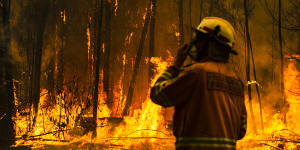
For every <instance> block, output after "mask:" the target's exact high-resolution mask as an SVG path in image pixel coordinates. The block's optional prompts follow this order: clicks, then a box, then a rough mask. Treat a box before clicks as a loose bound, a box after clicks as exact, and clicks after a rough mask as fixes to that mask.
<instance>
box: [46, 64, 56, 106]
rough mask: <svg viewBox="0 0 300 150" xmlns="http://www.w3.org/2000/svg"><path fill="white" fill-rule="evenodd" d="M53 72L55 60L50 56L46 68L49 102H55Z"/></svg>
mask: <svg viewBox="0 0 300 150" xmlns="http://www.w3.org/2000/svg"><path fill="white" fill-rule="evenodd" d="M54 72H55V61H54V59H53V58H51V60H50V63H49V66H48V68H47V90H48V99H49V100H50V103H51V104H54V103H55V81H54Z"/></svg>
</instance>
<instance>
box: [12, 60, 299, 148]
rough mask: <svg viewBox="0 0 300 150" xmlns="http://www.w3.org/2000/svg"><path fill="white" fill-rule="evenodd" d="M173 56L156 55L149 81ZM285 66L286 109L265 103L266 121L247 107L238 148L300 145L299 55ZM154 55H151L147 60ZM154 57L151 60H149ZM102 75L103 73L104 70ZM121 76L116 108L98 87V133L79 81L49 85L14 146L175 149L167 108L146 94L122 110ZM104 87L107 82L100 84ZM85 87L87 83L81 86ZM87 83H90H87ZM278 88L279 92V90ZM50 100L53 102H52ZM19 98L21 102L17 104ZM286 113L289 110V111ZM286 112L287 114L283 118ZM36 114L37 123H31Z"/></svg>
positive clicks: (20, 116)
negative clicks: (51, 89) (52, 92)
mask: <svg viewBox="0 0 300 150" xmlns="http://www.w3.org/2000/svg"><path fill="white" fill-rule="evenodd" d="M125 57H126V56H125ZM171 60H172V58H170V59H169V60H167V61H162V60H161V58H151V60H150V62H151V63H152V64H154V66H155V68H156V69H155V77H154V78H153V79H152V81H151V83H149V84H150V85H153V84H154V81H156V79H157V78H158V76H159V75H160V74H161V73H162V71H164V70H165V69H166V67H167V66H168V65H169V64H168V62H171ZM288 60H289V61H288V64H287V67H286V68H285V72H284V75H285V76H284V86H285V98H286V101H287V103H288V105H286V109H283V110H285V111H282V109H279V108H278V106H277V105H278V104H277V103H278V102H274V103H270V104H269V105H267V104H266V105H265V106H264V108H263V121H264V122H263V125H264V129H263V130H262V129H261V128H260V126H257V125H258V124H260V122H259V121H260V119H259V117H254V118H252V117H251V116H250V115H249V114H250V112H249V110H250V109H249V102H248V100H247V99H246V105H247V111H248V131H247V135H246V137H245V138H244V139H243V140H241V141H239V142H238V144H237V149H251V150H252V149H270V150H272V149H290V150H297V149H299V148H300V144H299V143H300V135H299V133H300V128H299V125H298V124H297V120H299V119H300V118H299V115H298V110H299V109H300V102H299V100H300V95H299V93H300V82H299V80H300V78H299V76H300V73H299V70H298V69H297V68H296V66H297V65H296V64H297V63H298V62H297V61H296V60H297V59H288ZM148 61H149V60H146V62H148ZM148 63H149V62H148ZM100 76H101V75H100ZM121 79H122V77H121V78H120V80H119V82H117V86H114V101H113V106H112V107H111V108H109V107H108V105H107V104H106V103H105V99H106V95H105V93H104V92H103V91H102V90H100V89H101V88H99V98H98V101H99V104H100V105H99V108H98V120H97V127H96V129H97V137H96V138H93V137H92V130H91V129H92V128H93V126H94V124H93V122H92V109H91V107H90V105H91V104H90V103H91V101H90V99H91V96H90V95H89V94H78V95H74V94H71V93H85V91H80V90H79V89H80V88H75V89H77V90H79V91H71V89H74V87H76V85H75V84H74V83H73V85H72V86H71V85H70V86H69V87H68V86H65V87H64V92H62V93H61V94H60V95H58V96H57V97H56V98H55V101H53V100H52V101H51V99H50V98H49V95H48V91H47V90H45V89H44V90H42V91H41V98H40V104H39V109H38V112H37V115H35V116H36V118H29V117H28V116H29V115H28V113H34V112H33V110H32V109H26V110H24V111H23V112H18V113H17V115H16V117H15V121H16V125H15V128H16V132H17V139H18V140H17V142H16V145H15V146H21V145H22V146H28V147H31V148H34V149H39V148H44V149H51V148H54V147H55V148H61V149H68V148H82V149H88V148H94V149H174V142H175V138H174V137H173V136H172V130H171V128H172V125H171V123H170V120H168V119H167V118H166V116H165V115H166V113H167V111H168V112H170V110H168V109H164V108H162V107H160V106H158V105H156V104H154V103H152V102H151V100H150V99H149V91H148V94H147V95H148V96H147V98H146V99H145V100H144V101H143V103H142V106H141V109H132V108H131V110H130V111H131V112H132V113H131V115H129V116H124V117H123V116H122V115H121V114H122V113H121V112H122V110H123V108H124V105H125V101H126V96H125V95H124V91H123V88H122V86H121V85H122V80H121ZM99 86H100V87H102V85H101V84H100V85H99ZM81 89H82V88H81ZM86 89H88V88H86ZM276 93H277V94H276ZM278 97H280V94H278V92H274V91H268V94H267V96H265V97H263V98H262V99H263V101H267V100H265V99H268V100H270V99H271V100H272V99H273V101H278V99H280V98H278ZM49 101H50V102H49ZM17 102H18V101H16V106H17V105H18V103H17ZM253 113H254V116H259V105H258V104H257V103H256V101H255V100H254V101H253ZM284 115H285V116H284ZM284 118H286V120H284ZM33 120H36V121H35V123H31V122H32V121H33Z"/></svg>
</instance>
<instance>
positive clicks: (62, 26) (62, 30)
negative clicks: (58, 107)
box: [56, 1, 66, 95]
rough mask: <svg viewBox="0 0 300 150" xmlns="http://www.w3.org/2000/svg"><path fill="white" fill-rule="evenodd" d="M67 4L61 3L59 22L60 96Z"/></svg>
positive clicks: (57, 88) (62, 81) (58, 73)
mask: <svg viewBox="0 0 300 150" xmlns="http://www.w3.org/2000/svg"><path fill="white" fill-rule="evenodd" d="M64 3H65V2H63V1H62V2H61V8H60V10H59V11H60V12H61V14H60V15H61V17H60V18H59V20H58V23H59V26H60V30H59V32H58V33H59V37H60V40H61V43H60V47H59V50H58V54H57V59H58V65H57V69H58V70H57V71H58V72H57V83H56V94H57V95H60V94H62V92H63V85H64V50H65V45H66V30H65V25H66V7H65V4H64Z"/></svg>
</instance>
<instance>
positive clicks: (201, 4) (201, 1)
mask: <svg viewBox="0 0 300 150" xmlns="http://www.w3.org/2000/svg"><path fill="white" fill-rule="evenodd" d="M202 12H203V0H200V21H199V23H200V22H201V20H202Z"/></svg>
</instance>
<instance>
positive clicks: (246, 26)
mask: <svg viewBox="0 0 300 150" xmlns="http://www.w3.org/2000/svg"><path fill="white" fill-rule="evenodd" d="M247 3H248V0H244V15H245V34H246V35H245V43H246V47H245V49H246V54H245V56H246V77H247V81H248V82H250V80H251V79H250V60H251V59H250V43H249V38H250V37H249V27H248V10H247V8H248V4H247ZM247 87H248V99H249V104H250V115H251V118H252V119H253V120H254V114H253V106H252V91H251V84H249V83H248V85H247ZM254 128H255V126H254ZM255 130H256V129H255Z"/></svg>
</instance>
